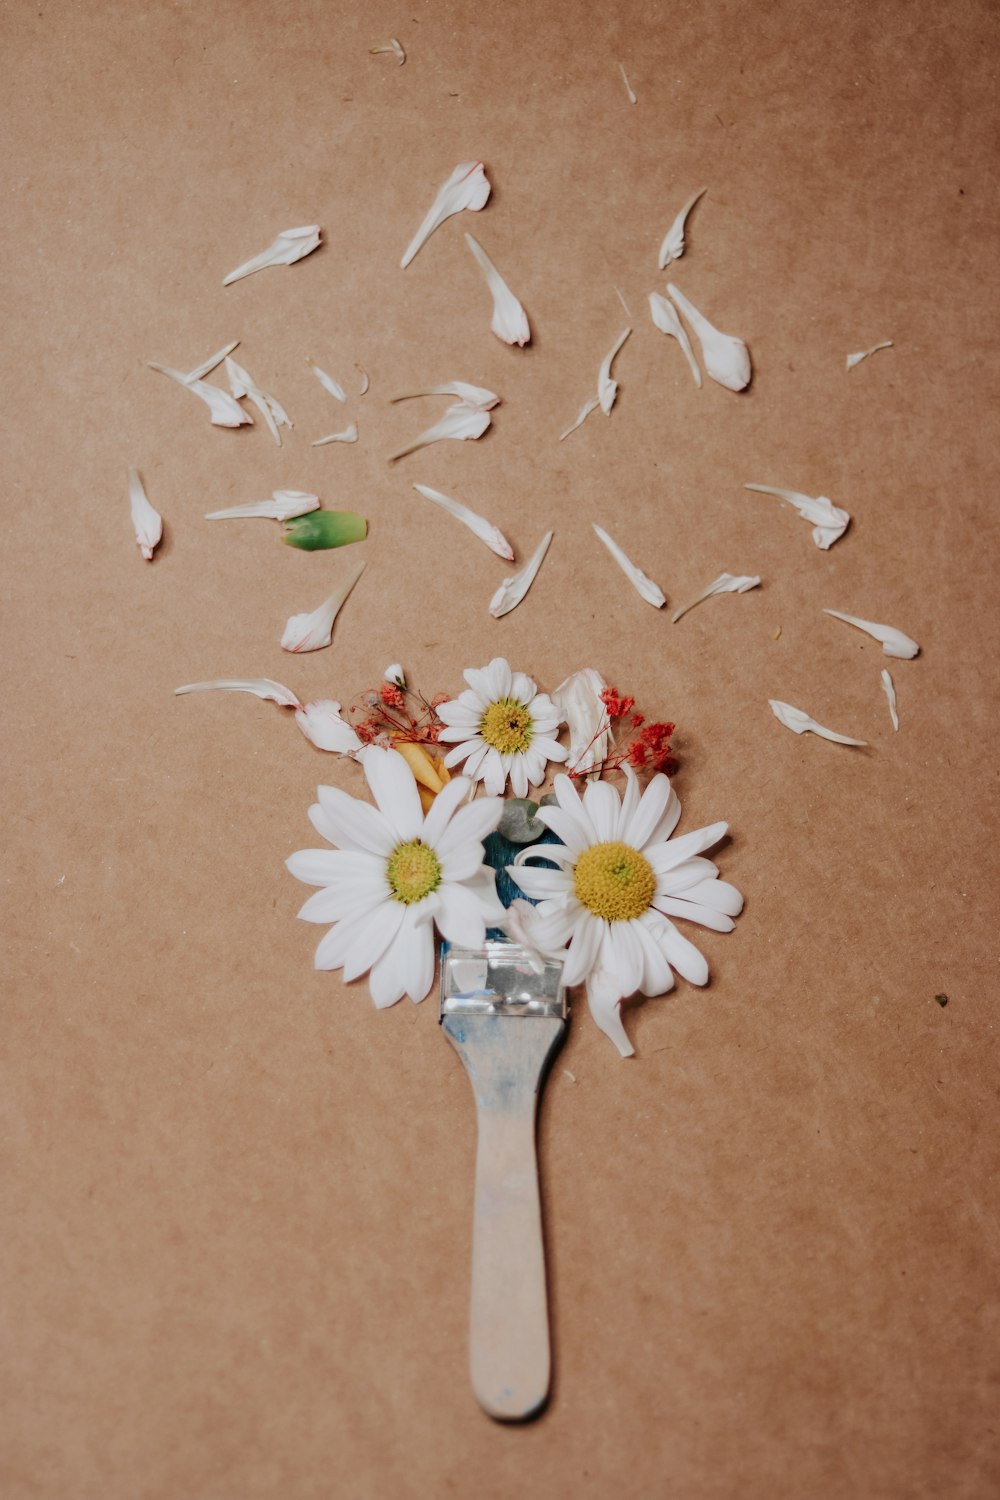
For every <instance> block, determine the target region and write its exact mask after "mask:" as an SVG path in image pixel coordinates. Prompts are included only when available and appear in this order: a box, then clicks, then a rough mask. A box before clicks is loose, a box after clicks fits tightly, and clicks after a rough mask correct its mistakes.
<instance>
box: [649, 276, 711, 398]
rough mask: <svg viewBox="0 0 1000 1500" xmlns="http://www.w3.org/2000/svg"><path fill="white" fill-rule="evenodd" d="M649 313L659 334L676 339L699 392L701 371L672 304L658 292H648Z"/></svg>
mask: <svg viewBox="0 0 1000 1500" xmlns="http://www.w3.org/2000/svg"><path fill="white" fill-rule="evenodd" d="M649 311H650V316H651V317H652V319H653V322H654V323H655V324H656V326H657V328H658V329H659V330H660V332H661V333H666V334H669V335H670V337H671V338H674V339H676V340H677V342H678V343H679V344H680V346H681V349H682V350H683V351H684V357H685V359H686V360H687V362H688V364H689V365H690V366H691V374H692V375H693V377H694V383H695V385H696V386H698V388H699V390H700V389H701V371H700V370H699V368H698V361H697V360H696V359H695V357H694V350H693V349H692V348H691V340H690V339H689V338H688V336H687V329H686V328H685V327H684V324H683V323H682V322H681V320H680V318H679V317H678V316H677V309H676V308H675V307H674V304H673V303H672V302H670V301H668V300H667V298H666V297H664V296H661V294H660V293H659V292H650V294H649Z"/></svg>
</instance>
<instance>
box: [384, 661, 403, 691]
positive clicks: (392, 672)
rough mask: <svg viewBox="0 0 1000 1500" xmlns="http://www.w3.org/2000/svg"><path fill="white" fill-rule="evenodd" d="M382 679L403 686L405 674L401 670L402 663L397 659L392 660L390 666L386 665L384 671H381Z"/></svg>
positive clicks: (399, 686)
mask: <svg viewBox="0 0 1000 1500" xmlns="http://www.w3.org/2000/svg"><path fill="white" fill-rule="evenodd" d="M382 680H383V682H391V683H394V684H395V686H396V687H398V688H405V687H406V674H405V672H404V671H403V667H402V664H401V663H400V662H398V661H394V662H393V664H392V666H391V667H386V669H385V671H384V672H383V673H382Z"/></svg>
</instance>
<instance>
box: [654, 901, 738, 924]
mask: <svg viewBox="0 0 1000 1500" xmlns="http://www.w3.org/2000/svg"><path fill="white" fill-rule="evenodd" d="M655 906H656V910H657V911H658V912H661V913H663V914H664V915H665V916H671V917H682V918H683V919H684V921H686V922H697V923H699V924H700V925H701V926H702V927H708V928H710V929H711V930H712V931H713V932H732V930H733V927H734V925H735V924H734V922H733V919H732V917H730V916H728V915H727V914H726V913H725V912H721V911H718V910H717V909H716V908H715V907H714V906H709V905H708V904H707V903H704V902H700V901H688V900H686V899H685V898H683V897H679V896H657V897H656V902H655Z"/></svg>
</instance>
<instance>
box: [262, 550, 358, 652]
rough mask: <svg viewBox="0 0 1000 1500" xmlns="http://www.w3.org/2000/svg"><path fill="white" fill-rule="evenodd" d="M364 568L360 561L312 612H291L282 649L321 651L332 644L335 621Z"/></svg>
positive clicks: (282, 641)
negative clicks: (296, 613)
mask: <svg viewBox="0 0 1000 1500" xmlns="http://www.w3.org/2000/svg"><path fill="white" fill-rule="evenodd" d="M364 570H365V565H364V563H359V564H358V566H357V567H356V568H355V569H354V570H353V571H352V572H351V573H349V574H348V576H347V577H346V578H345V580H344V581H343V583H340V584H338V585H337V587H336V588H335V589H334V590H333V593H332V594H330V595H329V596H328V597H327V598H326V599H324V600H323V603H322V604H321V605H319V606H318V608H316V609H314V610H313V612H312V614H307V615H292V616H291V618H290V619H289V621H288V623H287V625H286V626H285V632H284V635H283V636H282V637H281V647H282V650H283V651H319V650H321V649H322V647H324V646H329V644H330V641H331V640H332V639H333V622H334V620H335V619H336V618H337V615H338V614H339V612H340V609H341V607H342V605H343V603H344V601H345V599H346V598H347V596H348V594H349V593H350V592H351V590H352V589H353V587H354V585H355V584H356V583H357V581H358V579H359V578H360V577H361V575H362V573H363V572H364Z"/></svg>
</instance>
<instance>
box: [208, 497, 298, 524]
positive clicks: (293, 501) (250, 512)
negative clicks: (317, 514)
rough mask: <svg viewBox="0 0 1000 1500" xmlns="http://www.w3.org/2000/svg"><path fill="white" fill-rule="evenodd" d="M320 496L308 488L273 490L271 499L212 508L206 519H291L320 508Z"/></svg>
mask: <svg viewBox="0 0 1000 1500" xmlns="http://www.w3.org/2000/svg"><path fill="white" fill-rule="evenodd" d="M319 507H320V498H319V496H318V495H310V494H309V492H308V491H307V490H273V491H272V492H271V499H270V500H255V501H253V502H252V503H251V504H250V505H230V506H229V507H228V508H227V509H226V510H210V511H209V512H208V514H207V515H206V517H205V520H206V521H235V520H243V519H245V518H246V517H248V516H266V517H267V518H268V519H269V520H271V521H290V520H291V519H292V517H293V516H306V515H308V514H309V512H310V511H311V510H319Z"/></svg>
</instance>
